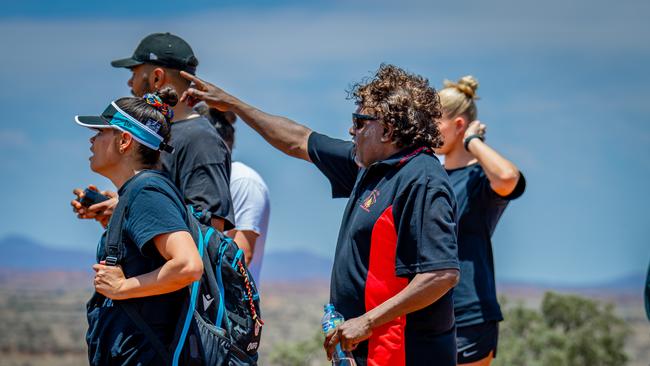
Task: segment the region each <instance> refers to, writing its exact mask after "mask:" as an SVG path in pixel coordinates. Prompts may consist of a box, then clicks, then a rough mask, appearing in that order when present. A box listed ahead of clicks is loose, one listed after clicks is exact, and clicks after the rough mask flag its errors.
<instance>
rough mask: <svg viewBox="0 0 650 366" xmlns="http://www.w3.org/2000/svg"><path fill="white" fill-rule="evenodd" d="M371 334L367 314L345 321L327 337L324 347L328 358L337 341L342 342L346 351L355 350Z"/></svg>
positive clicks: (333, 350)
mask: <svg viewBox="0 0 650 366" xmlns="http://www.w3.org/2000/svg"><path fill="white" fill-rule="evenodd" d="M371 335H372V327H371V324H370V320H369V319H368V318H367V317H366V316H365V315H362V316H360V317H357V318H352V319H350V320H346V321H344V322H343V324H341V325H339V326H338V327H336V329H334V330H333V331H331V332H329V333H328V334H327V336H326V337H325V342H323V347H324V348H325V352H326V353H327V359H328V360H330V359H331V357H332V353H334V352H335V350H336V344H337V343H340V344H341V349H343V350H344V351H353V350H354V349H355V348H357V345H359V343H360V342H363V341H365V340H366V339H368V338H370V336H371Z"/></svg>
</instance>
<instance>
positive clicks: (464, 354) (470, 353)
mask: <svg viewBox="0 0 650 366" xmlns="http://www.w3.org/2000/svg"><path fill="white" fill-rule="evenodd" d="M476 352H478V351H472V352H467V351H465V352H463V357H469V356H471V355H473V354H475V353H476Z"/></svg>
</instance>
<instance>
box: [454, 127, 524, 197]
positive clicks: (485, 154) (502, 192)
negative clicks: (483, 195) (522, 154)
mask: <svg viewBox="0 0 650 366" xmlns="http://www.w3.org/2000/svg"><path fill="white" fill-rule="evenodd" d="M485 129H486V126H485V124H483V123H481V122H480V121H473V122H472V123H470V125H469V127H467V130H466V131H465V138H467V137H469V136H471V135H475V134H476V135H481V136H483V135H484V134H485ZM467 149H468V150H469V152H470V153H471V154H472V155H474V157H476V159H477V160H478V162H479V164H481V167H483V170H484V171H485V175H487V177H488V180H489V181H490V187H492V190H493V191H494V192H496V193H497V194H498V195H499V196H502V197H505V196H507V195H509V194H510V193H512V191H514V190H515V187H516V186H517V182H518V181H519V169H518V168H517V166H516V165H515V164H513V163H512V162H510V161H509V160H508V159H506V158H504V157H503V156H502V155H501V154H499V153H498V152H497V151H496V150H494V149H493V148H491V147H490V146H489V145H488V144H486V143H485V142H483V141H481V140H480V139H478V138H475V139H472V140H470V142H469V144H468V145H467Z"/></svg>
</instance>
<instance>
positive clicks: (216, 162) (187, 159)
mask: <svg viewBox="0 0 650 366" xmlns="http://www.w3.org/2000/svg"><path fill="white" fill-rule="evenodd" d="M198 64H199V60H198V59H197V58H196V56H194V52H193V51H192V48H191V47H190V45H189V44H188V43H187V42H185V41H184V40H183V39H182V38H180V37H178V36H176V35H173V34H170V33H154V34H150V35H148V36H146V37H145V38H144V39H143V40H142V41H141V42H140V44H139V45H138V47H137V48H136V49H135V51H134V52H133V55H132V56H131V57H128V58H124V59H120V60H115V61H113V62H111V65H112V66H113V67H119V68H127V69H129V70H130V71H131V78H130V79H129V81H128V85H129V87H130V88H131V93H132V94H133V95H135V96H142V95H144V94H145V93H150V92H154V91H156V90H160V89H161V88H163V87H165V86H170V87H172V88H174V89H175V90H176V92H177V93H178V95H182V94H183V92H184V91H185V90H187V89H188V88H189V86H190V82H189V81H187V80H186V79H185V78H182V77H181V76H180V72H181V71H185V72H188V73H190V74H194V73H195V72H196V67H197V66H198ZM170 145H172V146H174V148H175V151H174V153H173V154H165V155H163V156H162V157H161V161H162V170H163V171H165V172H167V173H168V174H169V176H170V178H171V179H172V181H173V182H174V183H175V184H176V186H177V187H178V188H179V189H180V190H181V192H182V193H183V196H184V197H185V203H186V204H191V205H193V206H194V208H195V209H196V210H197V211H199V212H201V213H202V214H201V220H202V221H203V222H204V223H205V224H210V225H212V226H213V227H214V228H215V229H217V230H220V231H224V230H229V229H231V228H233V227H234V221H235V220H234V211H233V206H232V200H231V197H230V189H229V181H230V178H229V177H230V150H229V149H228V147H227V146H226V144H225V143H224V141H223V139H222V138H221V137H220V136H219V135H218V134H217V132H216V131H215V129H214V127H213V126H212V124H211V123H210V121H209V120H208V119H207V118H205V117H202V116H200V115H199V114H198V113H196V112H194V111H193V109H192V107H190V106H188V105H187V104H183V103H179V104H178V105H177V106H176V107H174V118H173V120H172V130H171V141H170ZM74 193H75V194H76V195H77V196H78V198H81V197H82V195H83V193H82V191H81V190H79V189H75V190H74ZM103 193H105V194H107V195H109V196H112V197H115V195H114V194H112V193H111V192H103ZM116 203H117V198H113V199H111V200H108V201H105V202H102V203H98V204H95V205H92V206H90V207H88V208H85V207H83V206H81V205H80V204H79V202H78V201H77V200H73V201H72V206H73V208H74V210H75V211H76V212H77V216H78V217H79V218H86V219H90V218H94V219H96V220H97V221H99V222H100V223H102V224H103V225H106V224H107V223H108V218H110V215H111V213H112V211H113V207H114V206H115V204H116Z"/></svg>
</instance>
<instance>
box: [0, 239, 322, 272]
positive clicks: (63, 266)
mask: <svg viewBox="0 0 650 366" xmlns="http://www.w3.org/2000/svg"><path fill="white" fill-rule="evenodd" d="M93 263H95V254H94V253H92V252H90V251H87V252H86V251H82V250H74V249H57V248H52V247H50V246H46V245H44V244H42V243H39V242H36V241H34V240H32V239H28V238H25V237H22V236H18V235H13V236H7V237H5V238H3V239H0V270H5V271H6V270H11V271H12V272H14V273H15V272H19V271H31V272H51V271H59V272H80V271H82V272H85V271H91V266H92V264H93ZM331 269H332V261H331V260H330V259H328V258H324V257H321V256H319V255H315V254H312V253H309V252H305V251H287V252H271V253H267V254H266V255H265V256H264V263H263V267H262V276H263V278H264V279H268V280H270V281H283V282H293V281H305V280H329V276H330V271H331Z"/></svg>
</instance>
